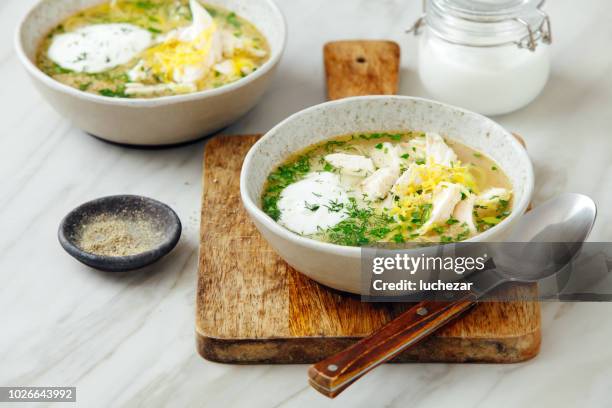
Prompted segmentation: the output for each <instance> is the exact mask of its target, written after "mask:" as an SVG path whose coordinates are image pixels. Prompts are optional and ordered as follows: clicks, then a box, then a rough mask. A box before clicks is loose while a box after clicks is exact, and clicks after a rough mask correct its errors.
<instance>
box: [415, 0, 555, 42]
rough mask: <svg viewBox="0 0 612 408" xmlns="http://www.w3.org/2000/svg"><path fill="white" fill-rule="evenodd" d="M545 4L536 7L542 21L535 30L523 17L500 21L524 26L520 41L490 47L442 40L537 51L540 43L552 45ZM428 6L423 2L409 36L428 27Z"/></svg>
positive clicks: (462, 18)
mask: <svg viewBox="0 0 612 408" xmlns="http://www.w3.org/2000/svg"><path fill="white" fill-rule="evenodd" d="M545 2H546V0H541V1H540V3H538V5H537V6H536V9H535V12H536V13H537V14H539V15H540V16H541V18H542V19H541V20H540V22H539V24H537V26H535V28H534V27H533V26H532V25H531V24H530V23H529V22H528V21H527V20H525V19H523V18H521V17H512V18H508V19H503V20H500V22H503V21H515V22H517V23H519V24H521V25H523V26H524V28H525V30H526V35H525V36H524V37H522V38H521V39H520V40H518V41H508V42H504V43H500V44H494V45H490V44H487V45H482V44H473V43H466V42H462V41H455V40H449V39H447V38H442V39H443V40H445V41H447V42H450V43H453V44H457V45H463V46H468V47H497V46H501V45H509V44H515V45H516V46H517V47H518V48H526V49H528V50H529V51H532V52H533V51H535V50H536V48H537V46H538V42H539V41H542V42H543V43H545V44H551V43H552V29H551V23H550V17H549V16H548V14H546V12H544V10H542V7H543V6H544V3H545ZM426 5H427V0H423V14H422V15H421V16H420V17H419V18H418V19H417V20H416V21H415V22H414V24H413V25H412V26H411V27H410V28H409V29H407V30H406V33H408V34H410V33H412V34H414V35H415V36H418V35H420V34H421V29H422V28H423V26H425V25H427V21H426V17H427V7H426ZM458 18H459V19H461V20H464V21H467V22H472V23H480V22H481V21H478V20H474V19H470V18H467V17H465V16H461V17H458Z"/></svg>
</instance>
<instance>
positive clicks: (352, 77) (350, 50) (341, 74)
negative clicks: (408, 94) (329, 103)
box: [323, 41, 400, 99]
mask: <svg viewBox="0 0 612 408" xmlns="http://www.w3.org/2000/svg"><path fill="white" fill-rule="evenodd" d="M323 52H324V59H325V73H326V76H327V93H328V94H329V99H340V98H345V97H348V96H360V95H394V94H396V93H397V89H398V82H399V67H400V48H399V46H398V45H397V44H396V43H394V42H392V41H336V42H331V43H328V44H326V45H325V48H324V51H323Z"/></svg>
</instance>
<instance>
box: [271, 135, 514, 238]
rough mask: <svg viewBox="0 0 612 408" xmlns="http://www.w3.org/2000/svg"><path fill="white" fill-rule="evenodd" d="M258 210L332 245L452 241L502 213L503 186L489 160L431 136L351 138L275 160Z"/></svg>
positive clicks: (508, 201)
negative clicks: (285, 159) (279, 163)
mask: <svg viewBox="0 0 612 408" xmlns="http://www.w3.org/2000/svg"><path fill="white" fill-rule="evenodd" d="M262 207H263V210H264V211H265V212H266V213H267V214H268V215H269V216H270V217H272V218H273V219H274V220H275V221H276V222H278V223H279V224H280V225H282V226H283V227H285V228H287V229H288V230H290V231H292V232H294V233H296V234H299V235H302V236H305V237H309V238H313V239H316V240H319V241H323V242H329V243H333V244H338V245H345V246H364V245H368V244H374V243H384V242H393V243H406V242H421V243H425V242H443V243H444V242H458V241H463V240H466V239H469V238H471V237H474V236H476V235H478V234H479V233H481V232H483V231H486V230H487V229H489V228H491V227H493V226H495V225H497V224H499V223H500V222H501V221H502V220H503V219H504V218H506V217H507V216H508V215H509V214H510V212H511V210H512V189H511V184H510V181H509V179H508V177H507V176H506V175H505V174H504V172H503V171H502V169H501V168H500V167H499V166H498V165H497V164H496V163H495V162H494V161H493V160H492V159H490V158H489V157H487V156H486V155H485V154H483V153H481V152H478V151H475V150H473V149H471V148H469V147H467V146H465V145H462V144H460V143H458V142H454V141H450V140H446V139H444V138H443V137H442V136H440V135H438V134H435V133H422V132H399V133H370V134H355V135H348V136H341V137H337V138H334V139H331V140H329V141H326V142H323V143H320V144H317V145H315V146H312V147H309V148H308V149H306V150H304V151H303V152H300V153H298V154H296V155H294V156H292V157H290V158H289V159H288V160H287V161H286V162H284V163H282V164H281V165H280V166H278V167H277V168H276V169H275V170H274V171H273V172H272V173H271V174H270V175H269V177H268V181H267V184H266V186H265V187H264V193H263V196H262Z"/></svg>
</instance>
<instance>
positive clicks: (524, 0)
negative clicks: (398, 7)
mask: <svg viewBox="0 0 612 408" xmlns="http://www.w3.org/2000/svg"><path fill="white" fill-rule="evenodd" d="M543 3H544V1H543V0H537V1H533V0H424V1H423V9H424V14H423V16H422V17H421V18H420V19H419V20H417V22H416V23H415V24H414V26H413V27H412V28H411V30H409V31H411V32H413V33H414V34H415V35H421V40H420V46H419V75H420V77H421V81H422V83H423V85H424V87H425V88H426V90H427V91H428V92H429V93H430V94H431V95H432V96H433V97H434V98H436V99H439V100H441V101H443V102H447V103H449V104H453V105H457V106H461V107H464V108H466V109H470V110H473V111H477V112H479V113H482V114H485V115H500V114H504V113H509V112H512V111H515V110H517V109H519V108H522V107H523V106H525V105H527V104H528V103H530V102H531V101H532V100H533V99H535V98H536V96H538V94H539V93H540V92H541V91H542V89H543V88H544V86H545V85H546V82H547V81H548V76H549V72H550V57H549V52H548V51H549V50H548V48H549V47H548V44H550V43H551V40H552V36H551V30H550V19H549V17H548V16H547V15H546V14H545V13H544V12H543V11H542V5H543Z"/></svg>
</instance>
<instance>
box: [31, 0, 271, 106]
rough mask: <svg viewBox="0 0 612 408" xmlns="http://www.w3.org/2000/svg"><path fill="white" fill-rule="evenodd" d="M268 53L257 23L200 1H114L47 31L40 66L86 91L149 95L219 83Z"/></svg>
mask: <svg viewBox="0 0 612 408" xmlns="http://www.w3.org/2000/svg"><path fill="white" fill-rule="evenodd" d="M268 56H269V49H268V44H267V42H266V39H265V38H264V36H263V35H262V34H261V33H260V32H259V31H258V30H257V28H255V26H254V25H253V24H251V23H250V22H248V21H247V20H245V19H243V18H242V17H240V16H238V15H236V13H234V12H232V11H228V10H225V9H222V8H219V7H213V6H209V5H205V4H202V3H200V2H199V1H198V0H144V1H143V0H112V1H110V2H108V3H104V4H101V5H99V6H95V7H92V8H88V9H85V10H83V11H81V12H79V13H77V14H76V15H74V16H72V17H70V18H68V19H67V20H65V21H64V22H62V24H60V25H59V26H57V27H56V28H55V29H53V30H52V31H51V33H49V35H48V36H47V37H46V38H45V40H44V41H43V42H42V44H41V45H40V49H39V52H38V55H37V65H38V67H39V68H40V69H41V70H42V71H43V72H45V73H46V74H47V75H49V76H50V77H52V78H54V79H55V80H57V81H59V82H62V83H64V84H66V85H69V86H72V87H74V88H77V89H79V90H81V91H85V92H90V93H94V94H99V95H102V96H108V97H122V98H129V97H138V98H151V97H159V96H168V95H177V94H186V93H191V92H196V91H202V90H206V89H211V88H218V87H221V86H223V85H226V84H230V83H232V82H235V81H237V80H239V79H240V78H243V77H245V76H247V75H249V74H251V73H253V72H254V71H255V70H257V69H258V68H259V67H261V66H262V65H263V64H264V63H265V62H266V61H267V60H268Z"/></svg>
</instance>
